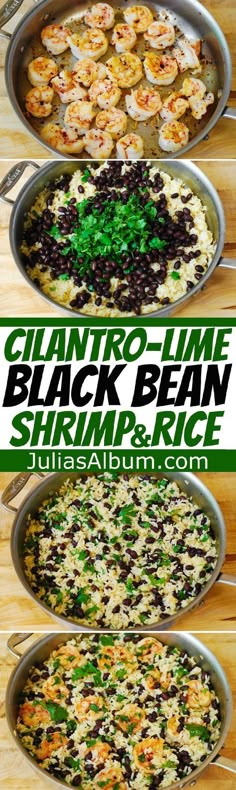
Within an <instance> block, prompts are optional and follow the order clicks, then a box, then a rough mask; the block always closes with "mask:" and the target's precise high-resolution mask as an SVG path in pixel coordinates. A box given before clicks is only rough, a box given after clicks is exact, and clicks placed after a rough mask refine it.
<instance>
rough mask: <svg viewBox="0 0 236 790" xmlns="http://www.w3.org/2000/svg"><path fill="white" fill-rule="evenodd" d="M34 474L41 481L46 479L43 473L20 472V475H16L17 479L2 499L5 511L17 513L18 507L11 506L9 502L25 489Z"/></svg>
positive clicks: (15, 478)
mask: <svg viewBox="0 0 236 790" xmlns="http://www.w3.org/2000/svg"><path fill="white" fill-rule="evenodd" d="M32 474H34V475H36V477H39V478H40V479H42V478H44V475H43V473H42V472H20V473H19V475H16V477H14V478H13V480H11V482H10V483H9V485H8V486H7V487H6V488H5V491H3V494H2V497H1V502H2V505H3V507H4V508H5V510H9V511H10V513H17V507H13V506H12V505H9V502H11V500H12V499H14V497H15V496H17V494H19V492H20V491H22V488H24V486H25V485H26V483H27V482H28V480H29V479H30V477H31V475H32Z"/></svg>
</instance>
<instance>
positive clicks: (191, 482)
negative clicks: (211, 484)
mask: <svg viewBox="0 0 236 790" xmlns="http://www.w3.org/2000/svg"><path fill="white" fill-rule="evenodd" d="M82 474H83V473H81V474H78V472H56V473H53V474H49V475H46V476H45V477H44V476H43V474H41V473H38V474H37V477H41V478H43V479H42V480H41V482H40V483H39V484H38V485H37V486H36V487H34V488H33V489H32V491H30V493H29V494H28V495H27V496H26V498H25V499H24V500H23V502H22V504H21V505H20V507H19V509H18V510H17V509H16V508H15V507H13V506H12V505H10V502H11V500H12V499H13V498H14V497H15V496H16V495H17V493H19V492H20V491H21V490H22V489H23V488H24V485H25V483H26V482H27V480H28V479H29V478H30V476H31V474H30V473H22V472H21V473H20V474H19V475H17V477H15V478H14V479H13V480H12V481H11V482H10V484H9V486H8V487H7V489H6V490H5V491H4V492H3V495H2V504H3V506H4V507H5V508H6V509H7V510H10V511H11V512H13V513H14V514H15V518H14V522H13V526H12V534H11V554H12V561H13V565H14V568H15V571H16V573H17V575H18V577H19V579H20V581H21V583H22V584H23V586H24V588H25V590H26V591H27V593H28V594H29V595H30V596H31V598H33V600H34V601H35V603H37V604H38V605H40V606H41V607H42V609H43V610H44V611H45V612H47V614H50V615H52V616H53V617H54V618H56V620H57V621H58V622H60V624H61V626H63V627H64V628H69V629H70V630H74V631H81V630H82V631H92V630H93V628H91V627H90V626H86V625H83V626H82V627H81V626H80V625H79V624H78V623H75V622H74V621H73V620H72V619H69V618H66V617H65V616H64V615H58V614H55V613H54V612H53V611H52V609H50V608H49V607H48V606H47V605H46V604H45V603H44V602H43V601H41V600H39V598H37V596H36V595H35V593H33V591H32V589H31V587H30V584H29V582H28V580H27V578H26V575H25V570H24V557H23V545H24V539H25V532H26V525H27V517H28V515H29V514H30V515H31V516H33V515H34V513H35V512H36V511H37V509H38V507H39V506H40V504H41V503H42V502H43V501H44V500H45V499H47V497H48V496H49V494H50V493H53V492H54V491H58V489H59V488H60V486H61V485H62V484H63V483H64V482H65V480H68V479H70V480H72V481H75V480H76V479H78V477H80V476H82ZM163 476H164V477H166V478H168V480H174V481H176V482H177V484H178V485H179V487H180V489H181V490H183V491H184V492H185V493H186V494H187V496H190V497H192V498H193V500H194V502H196V504H197V506H198V507H200V508H201V509H202V510H204V512H205V513H206V514H207V515H208V517H209V519H210V521H211V524H212V528H213V531H214V533H215V537H216V545H217V553H218V558H217V563H216V567H215V568H214V571H213V573H212V575H211V577H210V579H209V581H208V582H207V584H206V585H205V587H204V588H203V589H202V591H201V592H200V593H199V595H198V596H197V597H196V598H195V599H194V600H193V601H191V602H190V603H189V604H188V606H186V607H185V608H184V609H179V610H178V612H176V614H175V615H173V616H171V617H166V618H165V620H161V622H157V623H155V613H153V619H154V622H153V625H152V627H151V628H150V630H155V631H162V630H164V629H168V628H170V627H171V626H173V625H174V624H175V623H177V621H178V618H179V617H182V616H184V613H185V612H186V613H189V612H190V611H191V610H192V609H194V608H195V606H196V607H197V606H199V605H200V604H201V602H202V601H203V599H204V597H205V595H206V594H207V592H208V591H209V590H210V589H211V587H212V586H213V585H214V584H215V583H216V582H221V583H225V584H230V585H233V586H236V578H235V577H234V576H229V575H227V574H222V573H221V569H222V565H223V562H224V557H225V549H226V530H225V523H224V519H223V515H222V513H221V510H220V508H219V505H218V503H217V501H216V499H215V498H214V496H213V495H212V494H211V492H210V491H209V489H208V488H207V487H206V486H205V485H204V484H203V483H202V482H201V480H200V479H199V478H198V477H196V476H195V475H194V474H191V473H185V472H184V473H182V472H175V473H169V472H168V473H165V475H163V474H160V473H159V474H155V477H156V478H157V480H158V479H161V478H163ZM96 630H97V631H99V632H101V633H102V632H104V631H107V630H108V629H107V628H98V627H97V628H96ZM127 630H130V631H134V630H138V631H145V630H146V627H145V625H144V626H139V627H138V628H134V629H127Z"/></svg>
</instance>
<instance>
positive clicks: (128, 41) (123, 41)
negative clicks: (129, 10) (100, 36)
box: [111, 24, 137, 52]
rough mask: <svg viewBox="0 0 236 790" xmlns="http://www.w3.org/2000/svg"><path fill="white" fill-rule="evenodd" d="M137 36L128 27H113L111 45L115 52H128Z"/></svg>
mask: <svg viewBox="0 0 236 790" xmlns="http://www.w3.org/2000/svg"><path fill="white" fill-rule="evenodd" d="M136 41H137V36H136V33H135V30H134V28H133V27H131V26H130V25H126V24H119V25H116V26H115V27H114V30H113V33H112V37H111V44H113V45H114V46H115V48H116V51H117V52H128V51H129V50H130V49H133V47H135V44H136Z"/></svg>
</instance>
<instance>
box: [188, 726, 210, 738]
mask: <svg viewBox="0 0 236 790" xmlns="http://www.w3.org/2000/svg"><path fill="white" fill-rule="evenodd" d="M186 730H188V731H189V734H190V737H191V738H194V737H195V736H197V737H198V738H200V740H201V741H208V740H209V737H210V731H209V730H208V729H207V727H203V725H202V724H186Z"/></svg>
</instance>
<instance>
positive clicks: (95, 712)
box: [75, 694, 106, 721]
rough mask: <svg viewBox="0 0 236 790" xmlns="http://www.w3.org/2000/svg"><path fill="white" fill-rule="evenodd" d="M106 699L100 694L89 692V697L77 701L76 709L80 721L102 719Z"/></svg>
mask: <svg viewBox="0 0 236 790" xmlns="http://www.w3.org/2000/svg"><path fill="white" fill-rule="evenodd" d="M105 707H106V704H105V700H104V697H102V696H99V695H98V694H97V695H96V694H89V696H88V697H82V699H80V700H78V701H77V702H75V710H76V714H77V716H78V719H79V721H93V720H94V719H101V718H103V716H104V713H105Z"/></svg>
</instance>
